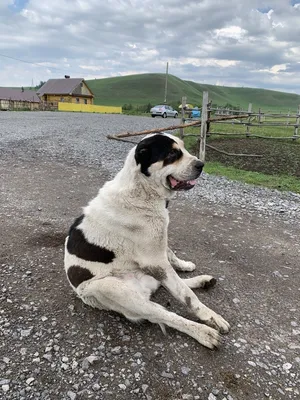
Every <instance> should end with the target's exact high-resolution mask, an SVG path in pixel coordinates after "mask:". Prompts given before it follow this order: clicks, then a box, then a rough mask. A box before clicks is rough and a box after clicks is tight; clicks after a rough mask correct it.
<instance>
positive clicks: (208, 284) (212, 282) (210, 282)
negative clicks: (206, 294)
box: [202, 278, 217, 290]
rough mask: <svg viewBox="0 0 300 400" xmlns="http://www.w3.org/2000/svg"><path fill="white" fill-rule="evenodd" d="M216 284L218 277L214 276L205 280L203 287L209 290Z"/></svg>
mask: <svg viewBox="0 0 300 400" xmlns="http://www.w3.org/2000/svg"><path fill="white" fill-rule="evenodd" d="M216 284H217V280H216V278H212V279H211V280H210V281H208V282H205V283H204V285H203V286H202V287H203V289H205V290H208V289H210V288H212V287H214V286H216Z"/></svg>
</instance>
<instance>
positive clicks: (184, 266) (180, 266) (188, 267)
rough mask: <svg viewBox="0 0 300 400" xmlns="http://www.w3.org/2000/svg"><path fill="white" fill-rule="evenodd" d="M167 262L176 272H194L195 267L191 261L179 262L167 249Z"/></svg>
mask: <svg viewBox="0 0 300 400" xmlns="http://www.w3.org/2000/svg"><path fill="white" fill-rule="evenodd" d="M168 260H169V263H170V264H171V265H172V267H174V268H175V269H176V270H178V271H186V272H188V271H194V269H195V268H196V265H195V264H194V263H192V262H191V261H184V260H180V258H178V257H177V256H176V254H175V253H174V252H173V251H172V250H171V249H170V248H169V247H168Z"/></svg>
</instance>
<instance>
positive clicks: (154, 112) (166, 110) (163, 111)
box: [150, 104, 178, 118]
mask: <svg viewBox="0 0 300 400" xmlns="http://www.w3.org/2000/svg"><path fill="white" fill-rule="evenodd" d="M150 113H151V116H152V118H154V117H156V116H158V117H163V118H167V117H172V118H177V117H178V112H177V111H176V110H173V108H172V107H171V106H166V105H165V104H164V105H159V106H155V107H152V108H151V110H150Z"/></svg>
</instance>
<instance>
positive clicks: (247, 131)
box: [246, 103, 252, 137]
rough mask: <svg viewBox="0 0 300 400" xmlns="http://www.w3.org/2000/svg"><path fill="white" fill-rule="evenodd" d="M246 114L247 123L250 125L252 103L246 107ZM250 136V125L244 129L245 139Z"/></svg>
mask: <svg viewBox="0 0 300 400" xmlns="http://www.w3.org/2000/svg"><path fill="white" fill-rule="evenodd" d="M248 113H249V118H248V123H249V124H250V123H251V113H252V103H249V105H248ZM249 136H250V125H247V127H246V137H249Z"/></svg>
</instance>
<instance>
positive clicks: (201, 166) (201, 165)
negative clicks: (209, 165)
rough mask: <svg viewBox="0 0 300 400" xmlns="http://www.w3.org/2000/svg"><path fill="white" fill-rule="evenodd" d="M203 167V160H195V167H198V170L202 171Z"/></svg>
mask: <svg viewBox="0 0 300 400" xmlns="http://www.w3.org/2000/svg"><path fill="white" fill-rule="evenodd" d="M203 167H204V163H203V162H202V161H200V160H198V161H196V162H195V168H196V169H197V170H198V171H200V172H201V171H202V169H203Z"/></svg>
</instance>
